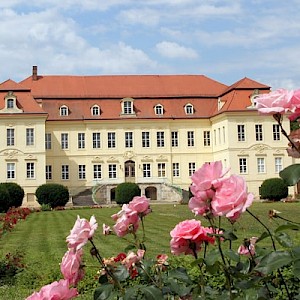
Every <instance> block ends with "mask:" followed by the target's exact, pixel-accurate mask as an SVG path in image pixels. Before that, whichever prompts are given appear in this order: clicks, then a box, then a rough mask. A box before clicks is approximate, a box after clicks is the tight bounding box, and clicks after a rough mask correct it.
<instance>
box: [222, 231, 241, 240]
mask: <svg viewBox="0 0 300 300" xmlns="http://www.w3.org/2000/svg"><path fill="white" fill-rule="evenodd" d="M222 236H223V237H224V238H225V240H230V241H235V240H237V239H238V238H237V236H236V235H235V234H234V233H233V232H232V231H225V232H224V233H223V234H222Z"/></svg>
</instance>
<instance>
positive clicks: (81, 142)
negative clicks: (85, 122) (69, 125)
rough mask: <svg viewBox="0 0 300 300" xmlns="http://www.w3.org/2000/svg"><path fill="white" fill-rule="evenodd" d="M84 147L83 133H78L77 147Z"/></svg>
mask: <svg viewBox="0 0 300 300" xmlns="http://www.w3.org/2000/svg"><path fill="white" fill-rule="evenodd" d="M84 148H85V133H84V132H82V133H78V149H84Z"/></svg>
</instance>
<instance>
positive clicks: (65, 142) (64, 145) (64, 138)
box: [60, 133, 69, 149]
mask: <svg viewBox="0 0 300 300" xmlns="http://www.w3.org/2000/svg"><path fill="white" fill-rule="evenodd" d="M60 138H61V149H68V148H69V135H68V133H62V134H61V136H60Z"/></svg>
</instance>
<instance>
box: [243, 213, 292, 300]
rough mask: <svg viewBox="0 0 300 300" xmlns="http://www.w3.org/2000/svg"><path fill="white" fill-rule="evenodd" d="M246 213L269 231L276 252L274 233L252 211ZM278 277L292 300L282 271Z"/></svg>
mask: <svg viewBox="0 0 300 300" xmlns="http://www.w3.org/2000/svg"><path fill="white" fill-rule="evenodd" d="M246 211H247V212H248V213H249V214H250V215H251V216H252V217H253V218H254V219H255V220H256V221H258V223H260V224H261V225H262V226H263V227H264V228H265V229H266V230H267V232H268V234H269V236H270V238H271V241H272V245H273V249H274V251H276V246H275V241H274V239H273V235H272V233H271V231H270V230H269V228H268V227H267V226H266V225H265V224H264V223H263V222H262V221H261V220H260V219H259V218H258V217H256V216H255V215H254V214H253V213H252V212H251V211H250V210H248V209H246ZM278 275H279V277H280V279H281V282H282V283H283V285H284V289H285V291H286V293H287V295H288V298H289V299H290V300H292V298H291V295H290V292H289V289H288V287H287V285H286V282H285V280H284V278H283V276H282V273H281V271H280V269H278Z"/></svg>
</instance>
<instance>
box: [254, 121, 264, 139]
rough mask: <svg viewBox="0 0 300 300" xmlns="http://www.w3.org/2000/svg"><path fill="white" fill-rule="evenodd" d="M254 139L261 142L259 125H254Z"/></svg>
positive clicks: (261, 131)
mask: <svg viewBox="0 0 300 300" xmlns="http://www.w3.org/2000/svg"><path fill="white" fill-rule="evenodd" d="M255 138H256V140H257V141H262V140H263V129H262V125H261V124H255Z"/></svg>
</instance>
